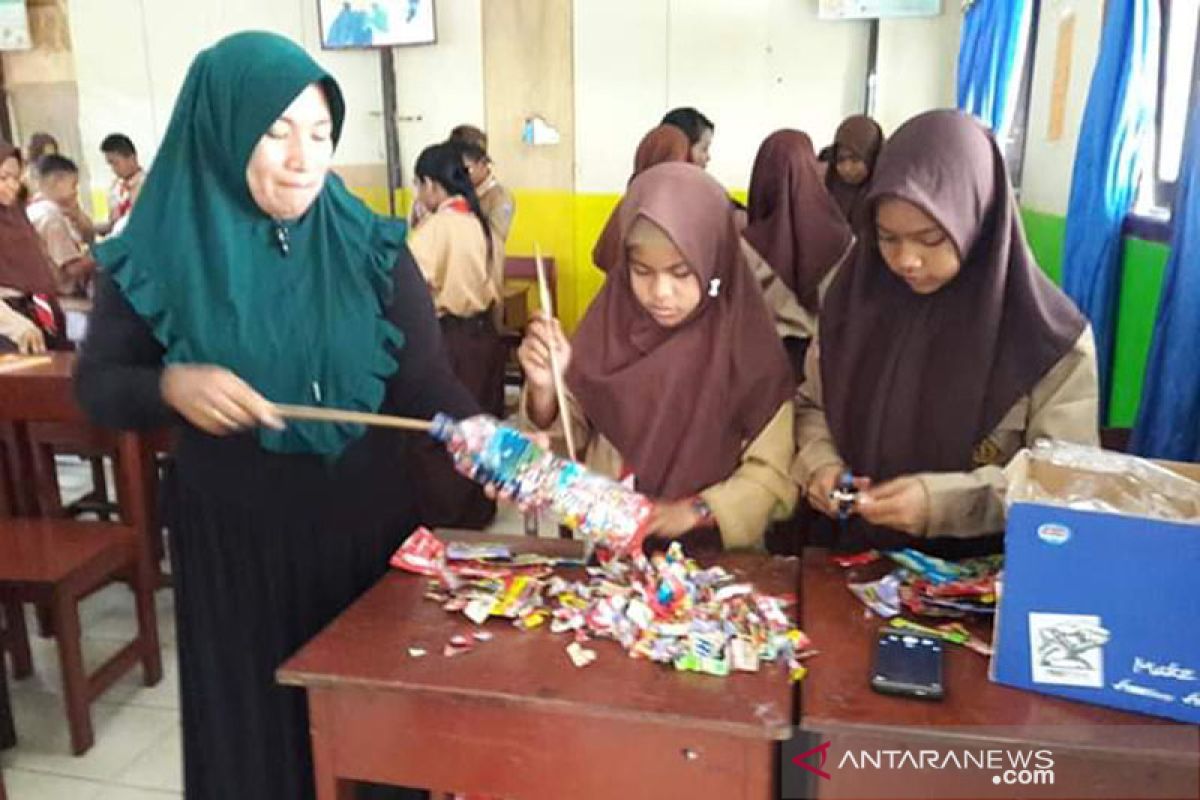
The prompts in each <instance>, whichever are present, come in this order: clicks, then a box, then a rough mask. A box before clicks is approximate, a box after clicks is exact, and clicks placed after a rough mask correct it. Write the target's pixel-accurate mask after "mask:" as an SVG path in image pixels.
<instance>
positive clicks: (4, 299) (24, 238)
mask: <svg viewBox="0 0 1200 800" xmlns="http://www.w3.org/2000/svg"><path fill="white" fill-rule="evenodd" d="M21 188H22V187H21V154H20V152H19V151H18V150H17V148H15V147H13V146H12V145H11V144H9V143H8V142H4V141H0V337H2V338H3V340H4V341H3V342H0V349H4V350H14V349H15V350H19V351H21V352H41V351H42V350H45V349H46V344H47V342H46V332H44V331H43V330H42V327H41V326H40V325H39V324H38V322H37V319H38V316H39V315H38V314H37V310H38V309H40V310H41V312H42V313H41V314H40V316H41V317H42V320H43V324H45V325H47V326H49V327H50V328H51V330H50V331H49V332H50V333H51V334H53V333H56V332H57V331H58V325H59V323H60V322H61V316H60V312H59V311H58V309H57V304H56V303H55V302H54V299H53V298H54V293H55V285H54V275H53V273H52V272H51V268H50V262H49V260H48V259H47V257H46V253H45V251H44V250H43V249H42V241H41V239H40V238H39V237H38V235H37V231H35V230H34V229H33V226H32V225H31V224H30V223H29V218H28V217H26V216H25V208H24V206H23V204H22V203H21Z"/></svg>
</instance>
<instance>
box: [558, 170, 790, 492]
mask: <svg viewBox="0 0 1200 800" xmlns="http://www.w3.org/2000/svg"><path fill="white" fill-rule="evenodd" d="M638 217H645V218H646V219H648V220H650V221H651V222H653V223H654V224H655V225H657V226H658V227H660V228H661V229H662V230H663V231H665V232H666V234H667V235H668V236H669V237H670V238H671V241H672V242H674V244H675V246H676V247H677V248H679V250H680V252H681V253H682V254H683V256H684V258H686V259H687V263H688V265H689V266H690V267H691V269H692V271H693V272H694V273H695V275H696V278H697V279H698V280H699V281H700V286H701V290H702V292H703V296H702V299H701V302H700V305H699V307H698V308H697V309H696V310H695V311H694V312H693V313H692V315H691V316H690V317H689V318H688V319H687V320H685V321H684V322H682V323H681V324H679V325H678V326H676V327H674V328H664V327H662V326H661V325H659V324H658V323H656V322H655V321H654V319H653V318H652V317H651V316H650V315H649V314H648V313H647V312H646V311H645V309H643V308H642V305H641V303H639V302H638V300H637V298H636V297H635V296H634V294H633V289H632V287H631V286H630V282H629V269H628V267H627V264H626V255H625V248H624V246H623V243H624V241H625V239H626V237H627V236H628V234H629V231H630V229H631V228H632V227H633V224H634V222H635V221H636V220H637V219H638ZM617 229H618V236H619V239H618V242H620V243H622V246H621V247H620V248H619V254H620V255H619V259H618V261H617V262H616V263H614V264H612V267H611V268H610V269H609V270H608V278H607V280H606V281H605V283H604V288H603V289H601V291H600V294H599V295H597V297H596V299H595V300H594V301H593V302H592V304H591V306H590V307H589V308H588V311H587V314H586V315H585V316H584V318H583V322H582V323H580V326H579V330H578V332H577V333H576V335H575V338H574V341H573V347H574V355H573V357H572V359H571V366H570V369H569V370H568V371H567V383H568V385H569V386H570V388H571V391H572V392H574V394H575V396H576V397H577V398H578V399H579V402H580V403H581V404H582V406H583V410H584V412H585V413H586V415H587V417H588V419H589V420H591V421H592V423H593V424H594V425H595V426H596V430H597V431H598V432H599V433H601V434H602V435H604V436H605V437H606V438H607V439H608V440H609V441H611V442H612V443H613V445H614V446H615V447H616V448H617V450H618V452H620V454H621V457H622V458H623V459H624V460H625V463H626V464H627V465H629V467H630V468H631V470H632V471H633V473H634V475H636V476H637V487H638V489H639V491H642V492H645V493H646V494H649V495H651V496H654V497H660V498H665V499H669V500H674V499H679V498H682V497H687V496H688V495H691V494H694V493H696V492H698V491H700V490H701V489H704V488H705V487H708V486H711V485H712V484H714V483H717V482H719V481H723V480H725V479H726V478H728V477H729V476H730V474H731V473H732V472H733V471H734V470H735V469H736V468H737V464H738V460H739V458H740V457H741V452H742V449H743V447H744V446H745V443H746V442H748V441H750V440H752V439H754V438H755V437H756V436H758V434H759V433H760V432H761V431H762V429H763V427H764V426H765V425H766V424H767V423H768V422H769V421H770V420H771V418H772V417H773V416H774V415H775V413H776V412H777V411H778V410H779V407H780V405H782V404H783V403H784V401H786V400H787V399H788V398H789V397H790V396H791V393H792V372H791V367H790V366H789V365H788V361H787V357H786V355H785V354H784V351H783V346H782V345H781V344H780V343H779V338H778V336H777V335H776V333H775V328H774V326H773V324H772V322H771V318H770V316H769V314H768V312H767V308H766V304H765V303H764V302H763V299H762V293H761V292H760V291H759V288H758V286H757V285H756V284H755V282H754V276H753V274H752V273H751V272H750V269H749V268H748V267H747V266H746V264H745V261H744V259H743V257H742V255H741V249H740V247H739V243H738V235H737V231H736V230H734V223H733V210H732V208H731V207H730V205H729V198H728V197H727V196H726V194H725V192H724V190H723V189H722V188H721V186H720V184H718V183H717V182H716V181H715V180H713V179H712V178H711V177H709V176H708V174H707V173H705V172H704V170H702V169H700V168H699V167H696V166H694V165H691V164H660V165H658V166H656V167H652V168H650V169H648V170H646V171H645V172H644V173H642V174H641V175H639V176H638V177H637V178H635V179H634V181H633V183H632V184H630V186H629V192H628V194H626V195H625V198H624V200H622V202H621V205H620V206H619V207H618V214H617ZM714 293H715V296H714Z"/></svg>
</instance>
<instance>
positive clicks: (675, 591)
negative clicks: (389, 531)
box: [426, 542, 813, 677]
mask: <svg viewBox="0 0 1200 800" xmlns="http://www.w3.org/2000/svg"><path fill="white" fill-rule="evenodd" d="M576 571H577V572H578V573H579V574H581V575H582V576H584V577H583V578H582V579H577V580H570V579H568V577H567V576H565V575H562V574H554V575H551V576H548V577H545V578H533V577H528V576H522V575H519V574H512V575H507V576H503V577H498V578H494V579H492V578H482V579H477V580H471V581H462V582H460V583H459V584H458V585H457V586H453V587H451V586H447V585H445V584H439V583H433V584H431V586H430V588H429V590H428V591H427V593H426V597H427V598H428V599H430V600H432V601H435V602H438V603H440V604H441V605H442V607H443V608H444V609H445V610H446V611H449V612H451V613H461V614H464V615H465V616H466V617H467V618H468V619H470V620H471V621H472V622H474V623H475V624H476V625H484V624H485V623H488V622H490V621H492V620H497V619H504V620H508V621H510V624H511V625H512V626H513V627H515V628H516V629H518V630H521V631H530V630H533V629H535V628H542V629H544V627H545V626H546V623H547V622H549V626H548V627H549V632H550V633H551V634H556V635H563V636H565V638H566V639H567V643H566V646H567V648H568V653H567V654H568V656H569V657H570V659H571V661H572V663H574V664H575V665H576V666H579V667H584V666H587V664H589V663H591V662H592V661H594V660H595V659H596V658H597V656H600V657H603V656H602V655H600V653H599V652H598V651H596V650H592V649H589V648H587V647H584V645H585V644H587V642H589V641H590V640H592V639H610V640H612V641H614V642H616V643H618V644H619V645H620V646H621V647H622V648H623V649H624V650H625V651H626V652H627V653H628V655H629V657H633V658H640V659H646V660H649V661H656V662H659V663H662V664H668V665H671V666H672V667H674V668H675V669H676V670H680V671H688V672H698V673H702V674H705V675H713V676H720V677H724V676H728V675H730V674H731V673H733V672H757V671H759V670H760V669H762V668H763V665H765V664H767V663H778V664H782V665H786V666H787V667H788V669H789V670H792V671H793V672H789V674H793V673H794V670H795V669H796V668H797V667H798V666H799V662H800V660H802V659H804V658H807V657H808V656H809V655H812V653H813V651H812V649H811V645H812V643H811V642H810V641H809V639H808V637H807V636H805V635H804V633H803V632H802V631H800V630H798V629H797V628H795V627H794V625H793V621H792V618H791V617H790V616H789V614H788V613H787V610H786V609H787V606H788V603H787V601H785V600H783V599H781V598H778V597H773V596H770V595H763V594H759V593H758V592H756V591H755V589H754V587H753V586H752V585H750V584H748V583H743V582H738V581H737V580H736V578H735V576H734V575H732V574H731V573H729V572H728V571H727V570H725V569H723V568H721V567H710V568H708V569H704V568H702V567H701V566H700V565H699V564H697V563H696V562H695V561H693V560H692V559H689V558H687V557H686V556H685V555H684V553H683V549H682V547H681V546H680V545H679V543H678V542H675V543H673V544H672V545H671V547H670V548H669V549H668V551H667V552H666V553H656V554H655V555H653V556H651V557H649V558H647V557H646V556H644V555H643V554H642V553H641V551H637V552H635V553H634V554H633V555H632V557H631V558H629V559H621V560H611V561H609V562H606V563H605V564H604V565H603V566H602V567H589V568H588V569H586V570H576ZM439 580H442V578H441V577H439Z"/></svg>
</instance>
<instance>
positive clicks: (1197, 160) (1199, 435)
mask: <svg viewBox="0 0 1200 800" xmlns="http://www.w3.org/2000/svg"><path fill="white" fill-rule="evenodd" d="M1175 186H1176V190H1175V204H1174V207H1173V208H1172V210H1171V223H1172V228H1173V234H1172V236H1171V256H1170V258H1169V259H1168V261H1167V275H1166V279H1165V280H1164V281H1163V288H1162V299H1161V303H1160V306H1159V311H1158V319H1157V320H1156V321H1155V323H1154V339H1153V341H1152V343H1151V345H1150V358H1149V359H1148V360H1147V362H1146V379H1145V382H1144V383H1143V389H1142V404H1141V407H1140V408H1139V409H1138V419H1137V427H1136V428H1135V429H1134V433H1133V448H1134V450H1135V451H1136V452H1138V453H1140V454H1142V455H1144V456H1151V457H1153V458H1169V459H1172V460H1174V461H1200V104H1198V105H1195V106H1193V107H1192V113H1191V121H1190V122H1189V123H1188V135H1187V139H1186V141H1185V144H1184V152H1183V163H1182V166H1181V170H1180V173H1179V181H1178V183H1176V184H1175Z"/></svg>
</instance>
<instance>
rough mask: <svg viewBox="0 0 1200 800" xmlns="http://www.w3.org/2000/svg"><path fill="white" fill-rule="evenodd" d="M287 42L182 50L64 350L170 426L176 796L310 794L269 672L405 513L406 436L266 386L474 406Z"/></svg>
mask: <svg viewBox="0 0 1200 800" xmlns="http://www.w3.org/2000/svg"><path fill="white" fill-rule="evenodd" d="M344 112H345V109H344V105H343V101H342V95H341V92H340V90H339V89H338V86H337V84H336V83H335V82H334V80H333V79H332V78H331V77H330V76H329V75H328V74H327V73H326V72H324V71H323V70H322V69H321V68H320V67H318V66H317V65H316V64H315V63H314V62H313V61H312V59H310V58H309V56H308V55H307V54H306V53H305V52H304V51H303V50H302V49H301V48H300V47H298V46H297V45H295V44H293V43H292V42H290V41H288V40H286V39H283V38H280V37H278V36H275V35H272V34H266V33H242V34H237V35H235V36H231V37H229V38H227V39H224V40H222V41H221V42H219V43H217V44H216V45H214V46H213V47H211V48H210V49H208V50H206V51H204V52H202V53H201V54H200V55H199V56H197V58H196V60H195V61H194V62H193V63H192V67H191V69H190V70H189V72H188V75H187V79H186V80H185V82H184V85H183V88H182V89H181V90H180V94H179V98H178V100H177V101H176V104H175V111H174V113H173V115H172V117H171V123H170V126H169V127H168V129H167V133H166V136H165V137H164V140H163V142H162V146H161V148H160V150H159V153H158V155H157V157H156V158H155V161H154V168H153V169H152V170H151V172H150V174H149V176H148V177H147V179H146V184H145V187H144V188H143V190H142V193H141V196H140V198H139V201H138V204H137V206H136V207H135V209H134V212H133V215H132V217H131V219H130V221H129V225H128V227H127V228H126V230H125V232H124V233H123V235H121V236H120V237H117V238H115V239H113V240H111V241H110V242H107V243H105V244H103V245H101V246H99V247H97V248H96V258H97V261H99V263H100V264H101V265H102V267H103V272H102V274H101V276H100V280H99V281H98V284H97V297H96V303H95V310H94V312H93V316H92V319H91V323H90V326H89V334H88V339H87V341H86V342H85V343H84V346H83V349H82V354H81V357H80V361H79V368H78V374H77V376H76V379H77V388H78V392H79V397H80V400H81V402H82V404H83V406H84V407H85V408H86V409H87V411H88V412H89V413H90V415H91V416H92V418H93V419H94V420H95V421H96V422H97V423H98V424H101V425H105V426H109V427H118V428H148V427H158V426H164V425H171V424H178V425H179V427H180V428H181V433H180V438H179V443H178V446H177V448H176V452H175V458H174V465H173V467H172V469H171V470H170V472H169V473H168V476H167V479H166V481H165V486H164V492H163V494H164V499H165V506H164V507H165V516H166V523H167V525H168V527H169V529H170V531H171V555H172V569H173V574H174V579H175V592H176V616H177V621H178V642H179V661H180V694H181V700H182V716H183V731H184V764H185V770H184V772H185V781H184V782H185V786H186V796H187V797H188V798H189V800H205V799H207V798H213V799H214V800H216V799H218V798H219V800H228V799H229V798H235V797H236V798H239V800H282V798H288V799H289V800H291V798H305V797H311V796H312V795H313V787H312V775H311V757H310V755H309V745H308V723H307V718H306V712H305V704H304V698H303V696H302V695H301V693H300V692H299V691H297V690H293V689H284V688H279V687H277V686H276V685H275V682H274V671H275V669H276V667H278V666H279V664H280V663H281V662H283V661H284V660H285V659H286V658H287V657H288V656H289V655H291V653H293V652H294V651H295V650H296V649H298V648H299V647H300V646H301V645H302V644H303V643H304V642H305V641H307V640H308V639H309V638H311V637H312V636H313V635H315V634H316V633H317V631H319V630H320V629H321V628H322V627H323V626H325V625H326V624H327V623H328V622H329V621H330V620H331V619H332V618H333V617H334V616H335V615H336V614H337V613H339V612H340V611H341V610H342V609H344V608H345V607H346V606H347V605H348V604H349V603H350V602H351V601H352V600H353V599H354V598H355V597H356V596H357V595H358V594H360V593H361V592H362V591H363V590H365V589H366V588H367V587H368V586H370V585H371V584H372V583H373V582H374V581H376V580H378V578H379V577H380V576H381V575H382V573H383V572H384V571H385V570H386V568H387V560H388V556H389V555H390V554H391V553H392V552H393V551H394V550H395V548H396V547H397V546H398V545H399V544H400V542H401V541H402V540H403V538H404V536H406V535H407V534H408V533H409V532H410V531H411V530H412V528H413V527H414V525H415V523H416V518H415V516H414V513H413V506H412V503H411V498H410V496H409V493H408V492H406V491H405V487H406V474H407V471H406V458H405V453H406V450H407V447H406V445H407V441H406V440H405V439H404V438H403V436H404V434H398V433H394V432H389V431H385V430H382V429H372V430H371V431H364V430H363V429H362V428H360V427H356V426H331V425H326V424H319V423H289V424H287V425H286V426H284V425H283V424H282V422H281V420H279V419H278V418H277V416H276V414H275V411H274V407H273V405H272V403H275V402H280V403H284V402H286V403H303V404H307V405H326V406H330V407H337V408H349V409H355V410H360V411H383V412H385V413H394V414H407V415H413V416H421V417H429V416H432V415H433V414H434V413H435V412H438V411H444V412H447V413H449V414H452V415H455V416H464V415H469V414H472V413H475V412H476V410H477V409H476V405H475V402H474V401H473V400H472V399H471V397H470V396H469V395H468V394H467V393H466V391H465V390H463V388H462V387H461V386H460V385H459V383H458V382H457V380H456V379H455V378H454V377H453V375H452V373H451V371H450V368H449V366H448V363H447V361H446V358H445V353H444V349H443V346H442V342H441V338H440V332H439V329H438V325H437V320H436V318H435V316H434V312H433V307H432V304H431V303H430V300H429V295H428V292H427V290H426V288H425V284H424V281H423V279H422V278H421V277H420V273H419V272H418V271H417V269H416V266H415V265H414V263H413V260H412V256H411V255H410V254H409V252H408V250H407V248H406V247H405V245H404V244H403V241H404V238H403V229H402V227H401V226H400V225H399V224H397V223H394V222H392V221H390V220H385V219H383V218H380V217H377V216H375V215H374V214H372V213H371V212H370V211H369V210H368V209H367V208H366V207H365V206H363V204H362V203H361V202H359V201H358V200H356V199H355V198H354V197H353V196H351V195H350V193H349V192H348V191H347V190H346V188H345V187H344V186H343V184H342V182H341V181H340V180H339V179H338V178H337V177H336V176H335V175H332V174H330V173H329V166H330V162H331V159H332V155H333V149H334V146H335V145H336V143H337V141H338V138H339V136H340V135H341V130H342V123H343V120H344V116H345V113H344Z"/></svg>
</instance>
